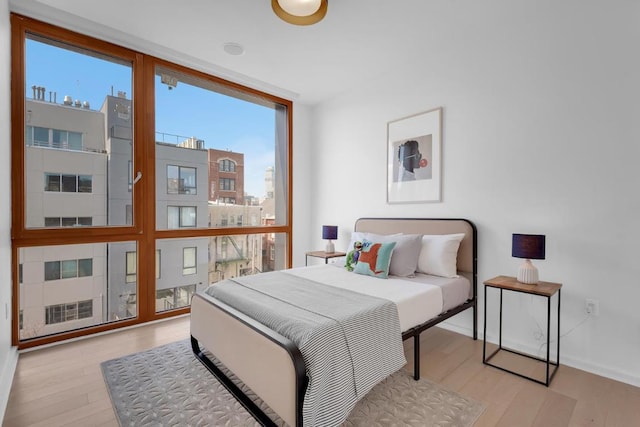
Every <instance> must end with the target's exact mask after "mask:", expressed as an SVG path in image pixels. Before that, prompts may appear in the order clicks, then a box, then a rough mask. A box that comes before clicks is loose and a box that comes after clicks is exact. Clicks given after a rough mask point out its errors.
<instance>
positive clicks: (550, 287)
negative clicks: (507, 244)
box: [482, 276, 562, 387]
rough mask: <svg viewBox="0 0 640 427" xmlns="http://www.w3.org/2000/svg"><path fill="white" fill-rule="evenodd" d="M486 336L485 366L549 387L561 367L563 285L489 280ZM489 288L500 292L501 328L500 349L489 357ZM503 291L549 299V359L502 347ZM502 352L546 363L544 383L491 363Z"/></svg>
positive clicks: (506, 277)
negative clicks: (554, 310) (554, 312)
mask: <svg viewBox="0 0 640 427" xmlns="http://www.w3.org/2000/svg"><path fill="white" fill-rule="evenodd" d="M484 285H485V286H484V336H483V344H482V362H483V363H484V364H485V365H489V366H493V367H494V368H498V369H501V370H503V371H505V372H509V373H512V374H515V375H518V376H519V377H522V378H526V379H529V380H531V381H534V382H537V383H538V384H542V385H545V386H547V387H549V383H550V382H551V380H552V379H553V376H554V375H555V374H556V372H557V371H558V367H559V366H560V288H562V284H560V283H553V282H542V281H541V282H538V284H537V285H528V284H525V283H520V282H518V281H517V280H516V278H515V277H510V276H497V277H494V278H493V279H489V280H487V281H486V282H484ZM487 288H494V289H498V290H499V291H500V328H499V334H498V348H497V349H496V350H495V351H494V352H493V353H491V354H490V355H489V356H488V357H487ZM503 291H513V292H521V293H525V294H530V295H536V296H540V297H543V298H546V299H547V357H546V359H542V358H539V357H536V356H533V355H529V354H525V353H521V352H519V351H515V350H511V349H508V348H506V347H503V346H502V292H503ZM555 294H557V295H558V298H557V299H558V321H557V323H558V331H557V334H556V342H557V352H556V361H555V362H552V361H551V360H550V358H549V355H550V346H551V298H552V297H553V296H554V295H555ZM500 351H506V352H509V353H512V354H516V355H519V356H524V357H527V358H530V359H534V360H537V361H539V362H544V363H545V364H546V375H545V378H544V381H541V380H539V379H537V378H533V377H530V376H527V375H524V374H521V373H518V372H515V371H513V370H510V369H507V368H505V367H501V366H498V365H495V364H493V363H490V360H491V359H492V358H493V357H494V356H495V355H496V354H498V353H499V352H500ZM550 366H554V367H555V368H554V369H553V372H550Z"/></svg>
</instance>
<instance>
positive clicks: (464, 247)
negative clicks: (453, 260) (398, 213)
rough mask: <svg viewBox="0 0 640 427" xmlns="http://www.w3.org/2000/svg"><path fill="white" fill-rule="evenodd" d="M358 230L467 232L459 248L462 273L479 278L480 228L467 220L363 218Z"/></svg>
mask: <svg viewBox="0 0 640 427" xmlns="http://www.w3.org/2000/svg"><path fill="white" fill-rule="evenodd" d="M354 231H364V232H369V233H376V234H394V233H405V234H454V233H464V234H465V237H464V239H462V241H461V242H460V248H459V249H458V263H457V265H458V270H459V271H461V272H464V273H469V274H470V275H472V277H473V279H474V282H475V280H476V275H477V262H478V259H477V240H476V239H477V237H476V227H475V225H473V223H472V222H471V221H469V220H466V219H458V218H455V219H449V218H360V219H358V220H357V221H356V224H355V227H354Z"/></svg>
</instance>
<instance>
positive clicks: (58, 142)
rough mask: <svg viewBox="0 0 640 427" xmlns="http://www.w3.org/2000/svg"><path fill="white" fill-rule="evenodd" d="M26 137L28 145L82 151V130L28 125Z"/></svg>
mask: <svg viewBox="0 0 640 427" xmlns="http://www.w3.org/2000/svg"><path fill="white" fill-rule="evenodd" d="M25 139H26V144H27V145H28V146H36V147H48V148H56V149H61V150H75V151H82V133H80V132H72V131H66V130H60V129H49V128H44V127H39V126H27V129H26V135H25Z"/></svg>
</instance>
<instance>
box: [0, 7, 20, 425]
mask: <svg viewBox="0 0 640 427" xmlns="http://www.w3.org/2000/svg"><path fill="white" fill-rule="evenodd" d="M10 39H11V37H10V25H9V2H8V0H0V182H3V183H8V182H11V138H10V137H11V123H10V102H9V96H10V94H11V88H10V83H11V79H10V74H11V73H10V70H11V69H10V65H11V61H10V58H11V45H10ZM17 361H18V353H17V351H16V348H15V347H11V187H10V186H9V185H0V420H2V419H3V418H4V412H5V409H6V405H7V400H8V399H9V391H10V389H11V382H12V380H13V373H14V371H15V367H16V363H17Z"/></svg>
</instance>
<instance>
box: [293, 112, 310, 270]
mask: <svg viewBox="0 0 640 427" xmlns="http://www.w3.org/2000/svg"><path fill="white" fill-rule="evenodd" d="M310 116H311V110H310V108H309V107H308V106H305V105H302V104H299V103H296V102H294V104H293V205H294V209H293V245H292V246H293V247H292V248H291V250H292V251H293V266H301V265H304V259H305V256H304V253H305V252H306V251H308V250H309V240H310V236H309V230H310V228H311V225H310V224H311V223H310V221H311V200H312V193H311V187H310V182H311V173H310V170H311V168H312V166H311V165H312V160H311V154H312V144H311V142H312V140H313V138H312V129H311V121H310Z"/></svg>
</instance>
